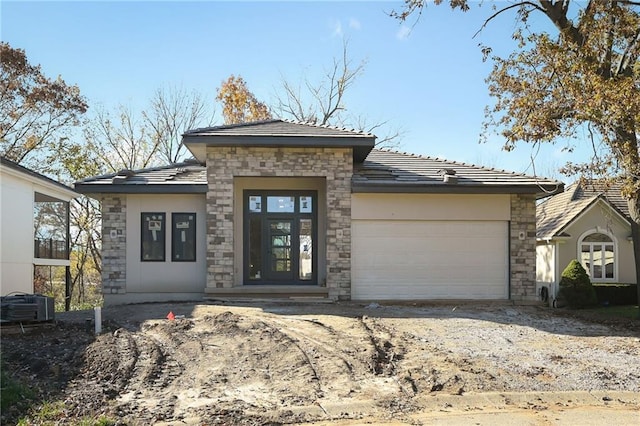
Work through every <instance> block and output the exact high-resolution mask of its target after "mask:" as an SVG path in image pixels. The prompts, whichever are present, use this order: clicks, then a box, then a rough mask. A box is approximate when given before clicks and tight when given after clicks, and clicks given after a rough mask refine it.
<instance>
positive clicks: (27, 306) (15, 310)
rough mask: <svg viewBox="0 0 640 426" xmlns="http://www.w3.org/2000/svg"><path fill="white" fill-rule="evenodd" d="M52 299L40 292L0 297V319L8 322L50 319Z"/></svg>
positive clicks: (53, 314) (52, 306) (53, 312)
mask: <svg viewBox="0 0 640 426" xmlns="http://www.w3.org/2000/svg"><path fill="white" fill-rule="evenodd" d="M54 318H55V308H54V300H53V298H52V297H48V296H43V295H41V294H20V295H13V296H3V297H1V298H0V319H2V320H3V321H10V322H28V321H51V320H53V319H54Z"/></svg>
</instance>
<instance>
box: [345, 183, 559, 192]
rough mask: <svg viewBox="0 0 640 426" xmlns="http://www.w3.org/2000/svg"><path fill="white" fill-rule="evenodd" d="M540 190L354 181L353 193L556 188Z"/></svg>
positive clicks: (515, 188) (526, 188) (515, 189)
mask: <svg viewBox="0 0 640 426" xmlns="http://www.w3.org/2000/svg"><path fill="white" fill-rule="evenodd" d="M543 189H544V192H541V191H540V186H538V185H533V186H532V185H463V184H449V185H447V184H441V185H425V184H424V183H423V182H417V183H415V184H407V183H406V182H401V183H384V184H380V183H360V182H358V183H352V185H351V192H353V193H367V192H370V193H397V192H401V193H434V194H442V193H454V194H456V193H457V194H535V195H540V194H547V192H546V191H553V190H555V187H554V188H551V187H546V188H545V187H543Z"/></svg>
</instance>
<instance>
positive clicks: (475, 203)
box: [351, 193, 511, 220]
mask: <svg viewBox="0 0 640 426" xmlns="http://www.w3.org/2000/svg"><path fill="white" fill-rule="evenodd" d="M351 214H352V219H353V220H358V219H367V220H375V219H382V220H509V219H510V217H511V212H510V201H509V195H475V194H361V193H356V194H352V196H351Z"/></svg>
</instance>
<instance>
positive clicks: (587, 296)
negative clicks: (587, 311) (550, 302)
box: [558, 259, 598, 309]
mask: <svg viewBox="0 0 640 426" xmlns="http://www.w3.org/2000/svg"><path fill="white" fill-rule="evenodd" d="M558 298H559V299H561V300H564V301H565V302H566V304H567V305H569V306H570V307H572V308H578V309H580V308H586V307H589V306H593V305H595V304H596V303H598V298H597V296H596V291H595V289H594V288H593V285H591V280H590V279H589V275H588V274H587V271H586V270H585V269H584V268H583V267H582V265H581V264H580V262H578V261H577V260H576V259H574V260H572V261H571V262H569V264H568V265H567V267H566V268H565V269H564V271H562V276H561V278H560V288H559V290H558Z"/></svg>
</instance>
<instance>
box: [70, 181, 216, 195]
mask: <svg viewBox="0 0 640 426" xmlns="http://www.w3.org/2000/svg"><path fill="white" fill-rule="evenodd" d="M75 188H76V191H78V192H79V193H81V194H86V195H88V194H206V193H207V185H206V184H155V185H126V184H125V185H113V184H97V183H94V184H77V183H76V185H75Z"/></svg>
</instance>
